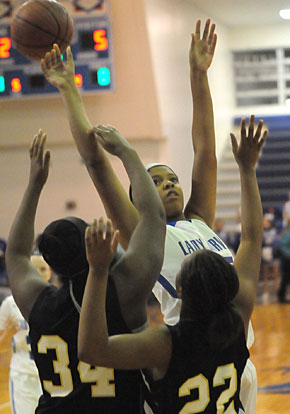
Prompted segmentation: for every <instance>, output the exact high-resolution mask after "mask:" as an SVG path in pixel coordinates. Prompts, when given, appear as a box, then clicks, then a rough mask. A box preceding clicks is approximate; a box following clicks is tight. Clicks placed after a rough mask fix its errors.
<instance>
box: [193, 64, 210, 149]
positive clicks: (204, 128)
mask: <svg viewBox="0 0 290 414" xmlns="http://www.w3.org/2000/svg"><path fill="white" fill-rule="evenodd" d="M190 79H191V91H192V100H193V122H192V142H193V147H194V151H195V152H198V151H205V152H207V153H215V133H214V114H213V105H212V98H211V93H210V87H209V83H208V77H207V72H202V71H198V70H191V74H190Z"/></svg>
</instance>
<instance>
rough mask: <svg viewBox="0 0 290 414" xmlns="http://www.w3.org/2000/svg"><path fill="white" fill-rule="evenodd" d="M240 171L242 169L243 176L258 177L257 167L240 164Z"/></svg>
mask: <svg viewBox="0 0 290 414" xmlns="http://www.w3.org/2000/svg"><path fill="white" fill-rule="evenodd" d="M239 169H240V172H241V174H244V175H252V174H255V175H256V166H253V165H244V164H239Z"/></svg>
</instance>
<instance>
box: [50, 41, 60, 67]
mask: <svg viewBox="0 0 290 414" xmlns="http://www.w3.org/2000/svg"><path fill="white" fill-rule="evenodd" d="M53 51H54V53H55V57H56V64H57V63H60V62H62V58H61V53H60V49H59V47H58V44H57V43H54V44H53V50H52V51H51V53H52V52H53Z"/></svg>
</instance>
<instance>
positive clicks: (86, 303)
mask: <svg viewBox="0 0 290 414" xmlns="http://www.w3.org/2000/svg"><path fill="white" fill-rule="evenodd" d="M117 241H118V233H117V232H115V233H114V232H113V230H112V225H111V222H110V220H108V221H107V223H106V225H105V223H104V220H103V218H101V219H99V220H98V221H96V220H95V221H94V223H93V224H92V225H91V226H90V227H88V228H87V230H86V251H87V258H88V262H89V265H90V270H89V275H88V280H87V284H86V288H85V293H84V297H83V301H82V309H81V314H80V323H79V330H78V356H79V359H80V360H82V361H85V362H87V363H89V364H92V365H97V366H107V367H113V368H119V369H138V368H153V367H158V368H159V369H161V370H162V373H164V372H165V370H166V368H167V366H168V362H169V359H170V355H171V338H170V334H169V331H168V329H167V328H166V327H165V326H158V327H154V328H149V329H146V330H145V331H143V332H141V333H138V334H126V335H116V336H113V337H109V335H108V327H107V318H106V309H105V307H106V306H105V305H106V290H107V281H108V273H109V266H110V263H111V261H112V258H113V256H114V253H115V252H116V247H117ZM92 320H93V321H94V324H93V325H92V322H91V321H92Z"/></svg>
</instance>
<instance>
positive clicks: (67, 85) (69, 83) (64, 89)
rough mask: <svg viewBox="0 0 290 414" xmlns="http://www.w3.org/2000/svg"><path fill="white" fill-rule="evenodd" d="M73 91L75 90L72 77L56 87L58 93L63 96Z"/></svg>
mask: <svg viewBox="0 0 290 414" xmlns="http://www.w3.org/2000/svg"><path fill="white" fill-rule="evenodd" d="M74 89H77V86H76V84H75V79H74V76H72V78H71V79H66V80H65V82H64V83H63V84H61V85H60V86H59V87H58V90H59V92H60V93H61V94H64V95H65V94H66V93H70V92H71V91H72V90H74Z"/></svg>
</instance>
